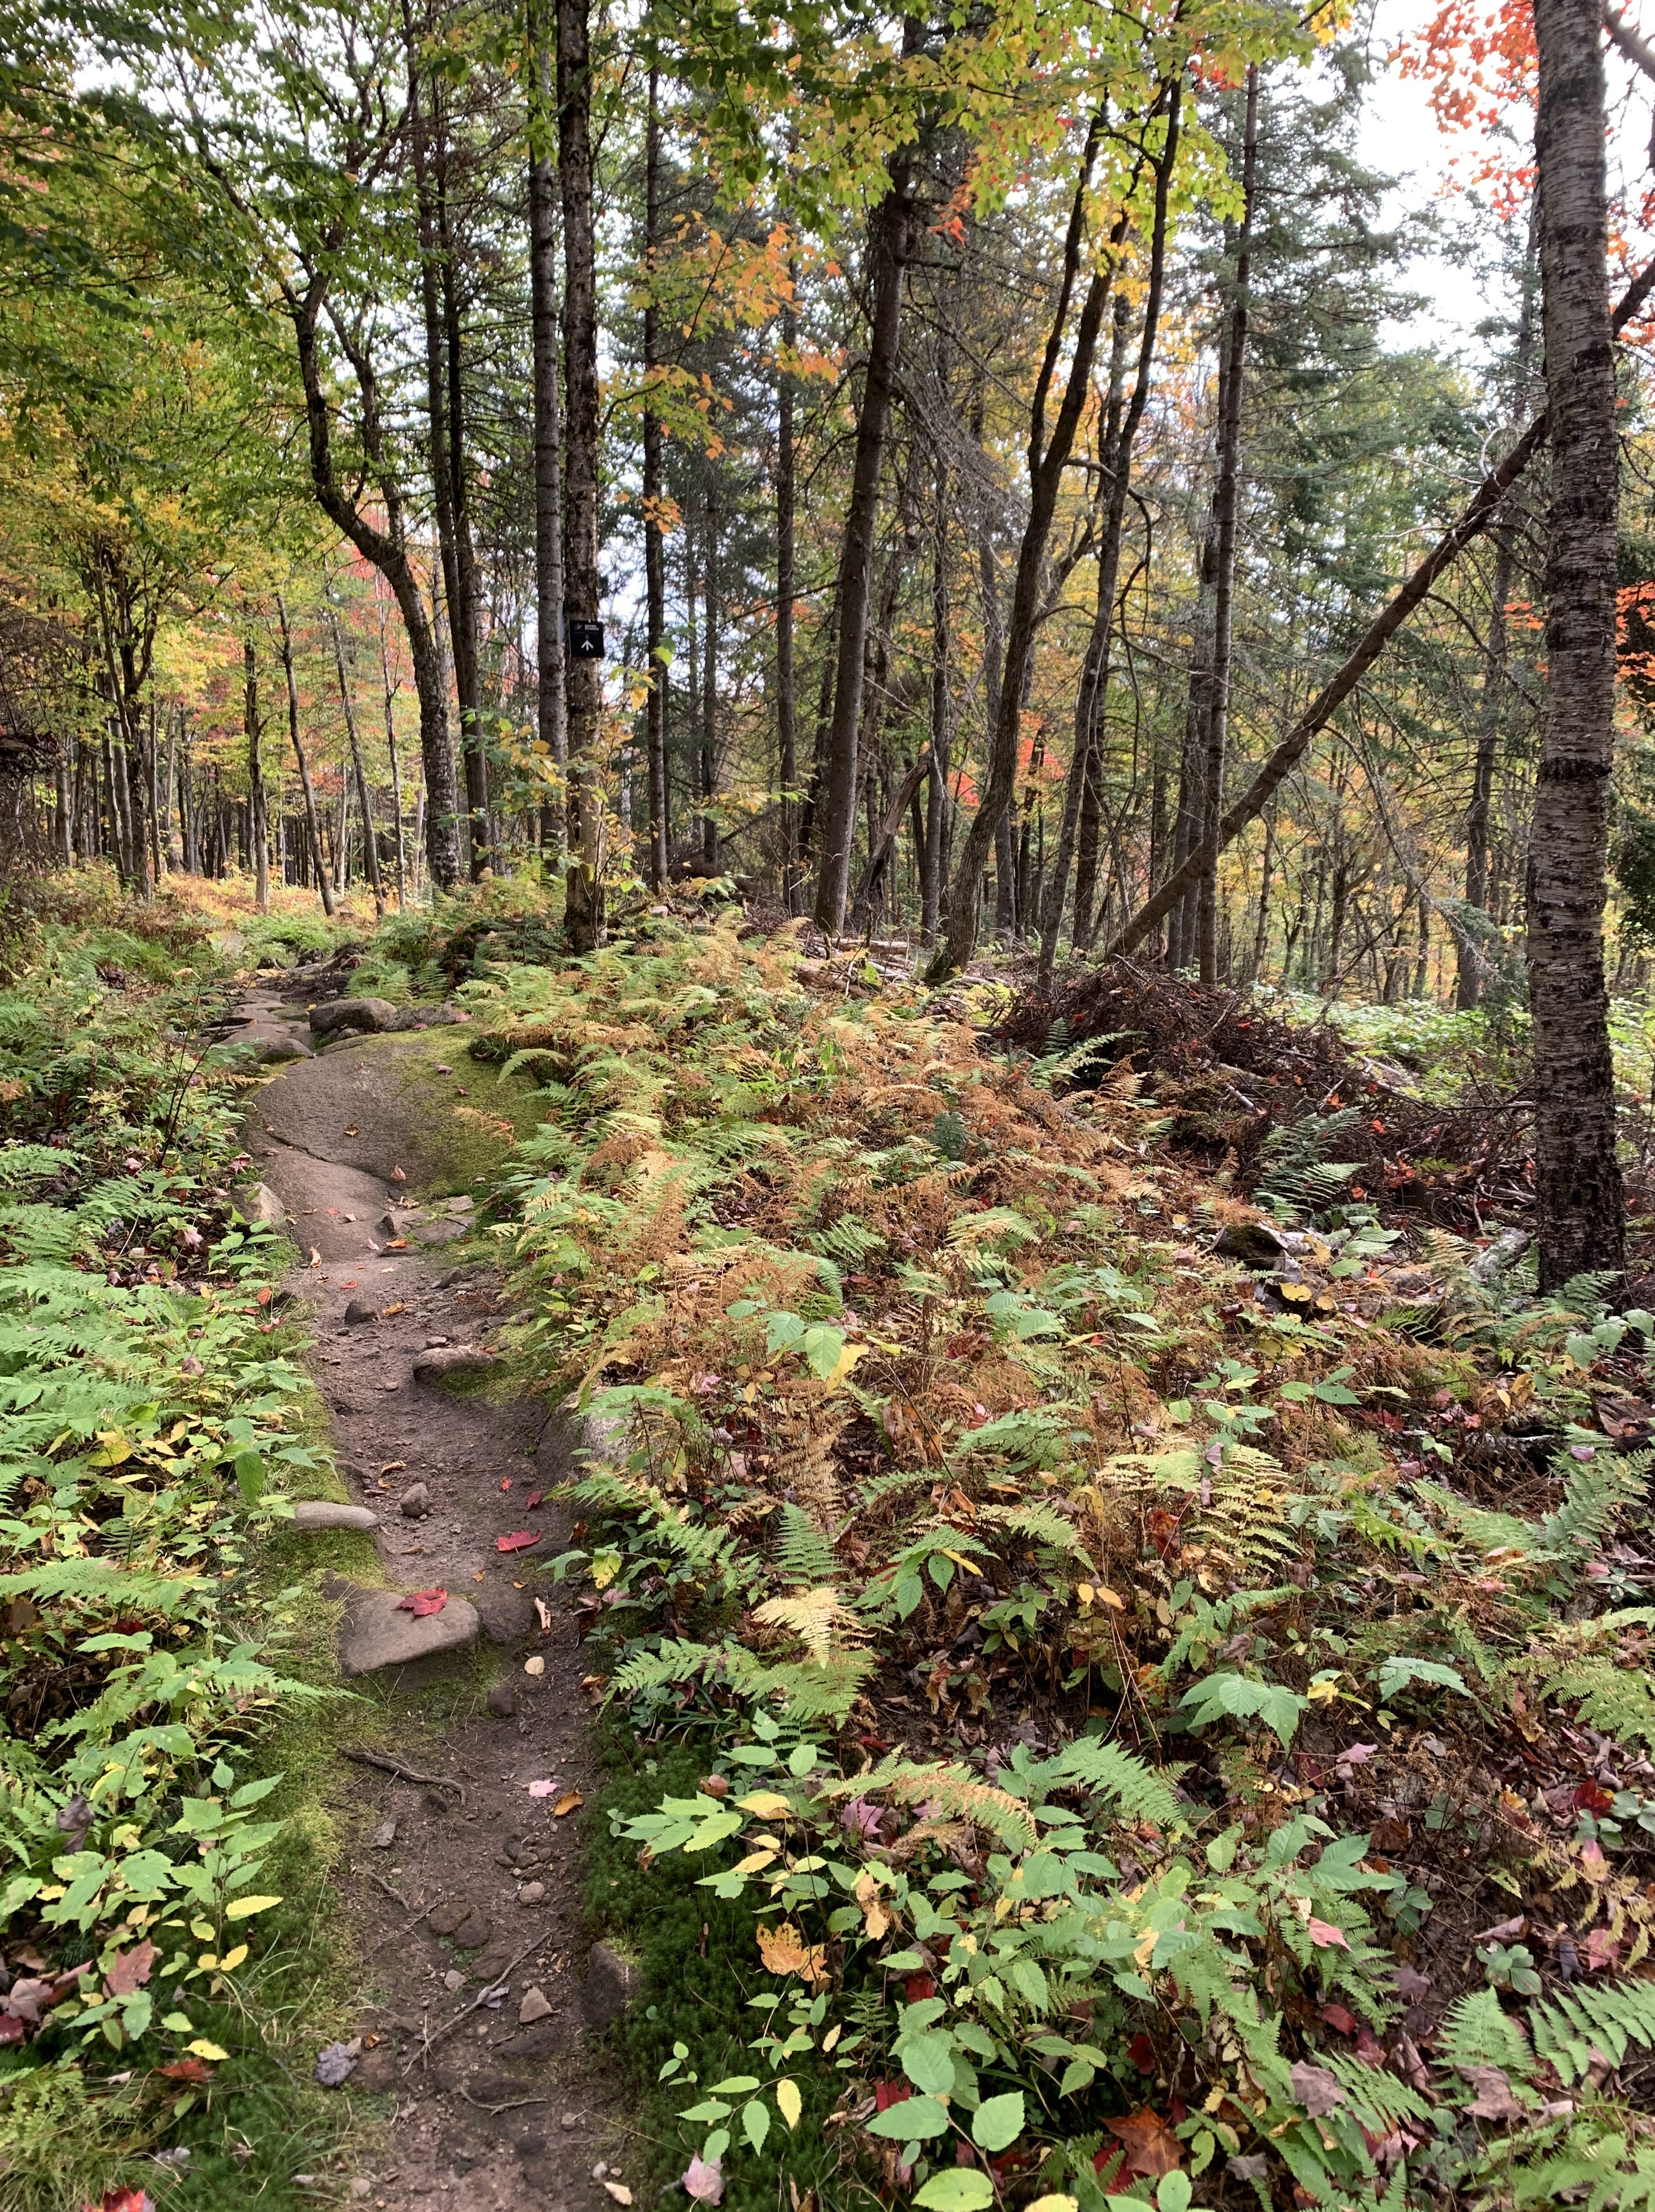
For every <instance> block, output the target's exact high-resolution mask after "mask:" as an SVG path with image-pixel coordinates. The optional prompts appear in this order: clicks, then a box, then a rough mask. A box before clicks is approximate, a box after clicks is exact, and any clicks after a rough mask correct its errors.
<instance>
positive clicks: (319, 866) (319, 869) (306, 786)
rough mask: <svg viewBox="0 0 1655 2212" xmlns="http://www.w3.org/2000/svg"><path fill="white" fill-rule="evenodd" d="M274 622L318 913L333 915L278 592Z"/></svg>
mask: <svg viewBox="0 0 1655 2212" xmlns="http://www.w3.org/2000/svg"><path fill="white" fill-rule="evenodd" d="M276 619H277V623H278V624H279V626H280V629H281V636H282V671H283V674H284V675H285V677H286V678H287V684H288V735H289V738H291V739H292V742H293V757H294V758H295V760H296V761H297V762H298V763H299V788H300V790H301V792H302V793H303V794H304V801H305V824H306V827H307V829H308V830H309V832H310V849H311V854H312V855H313V859H314V860H315V863H316V888H317V890H319V892H320V894H321V900H322V912H323V913H324V914H326V915H332V912H333V886H332V884H331V883H329V881H328V879H327V862H326V859H325V858H324V856H323V853H322V833H321V829H320V828H319V825H318V823H317V820H316V792H315V788H314V787H313V784H312V782H311V781H310V763H309V761H308V760H307V757H306V755H305V741H304V738H302V737H301V734H300V732H299V685H298V682H297V680H296V678H295V675H294V669H293V633H292V630H291V629H289V625H288V610H287V603H286V601H285V600H284V599H283V597H282V594H281V593H280V592H277V594H276Z"/></svg>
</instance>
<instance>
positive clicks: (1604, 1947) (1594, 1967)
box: [1580, 1928, 1621, 1974]
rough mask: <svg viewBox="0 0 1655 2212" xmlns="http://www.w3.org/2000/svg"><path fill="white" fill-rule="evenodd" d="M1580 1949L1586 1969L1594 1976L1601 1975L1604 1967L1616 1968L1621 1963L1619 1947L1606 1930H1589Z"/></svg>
mask: <svg viewBox="0 0 1655 2212" xmlns="http://www.w3.org/2000/svg"><path fill="white" fill-rule="evenodd" d="M1580 1949H1581V1954H1582V1956H1583V1957H1584V1958H1585V1962H1586V1965H1587V1967H1588V1968H1589V1969H1590V1971H1591V1972H1592V1973H1594V1974H1601V1973H1602V1972H1603V1971H1604V1969H1605V1968H1606V1967H1609V1966H1619V1965H1620V1963H1621V1947H1620V1945H1619V1943H1617V1942H1615V1938H1614V1936H1611V1935H1610V1934H1609V1930H1608V1929H1607V1928H1593V1929H1589V1930H1588V1931H1587V1935H1586V1940H1585V1942H1584V1943H1583V1944H1582V1945H1581V1947H1580Z"/></svg>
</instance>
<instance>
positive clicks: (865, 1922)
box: [855, 1869, 891, 1943]
mask: <svg viewBox="0 0 1655 2212" xmlns="http://www.w3.org/2000/svg"><path fill="white" fill-rule="evenodd" d="M855 1899H856V1902H857V1904H858V1905H861V1908H862V1927H863V1929H864V1931H865V1932H866V1934H867V1936H869V1937H870V1939H871V1940H872V1941H873V1942H875V1943H877V1942H879V1938H880V1936H883V1935H884V1934H885V1932H886V1930H887V1929H889V1928H890V1925H891V1915H890V1914H889V1913H888V1912H887V1911H885V1906H884V1905H883V1904H881V1902H880V1900H879V1881H878V1879H877V1877H876V1876H875V1875H873V1872H872V1870H871V1869H870V1870H868V1871H866V1872H864V1873H862V1874H860V1875H857V1877H856V1888H855Z"/></svg>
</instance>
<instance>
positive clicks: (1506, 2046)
mask: <svg viewBox="0 0 1655 2212" xmlns="http://www.w3.org/2000/svg"><path fill="white" fill-rule="evenodd" d="M1437 2047H1438V2050H1439V2052H1440V2054H1441V2056H1442V2057H1443V2058H1444V2059H1445V2061H1446V2062H1447V2063H1448V2064H1449V2065H1450V2066H1498V2067H1499V2068H1500V2070H1501V2072H1502V2073H1505V2074H1512V2075H1517V2076H1518V2079H1519V2080H1522V2081H1527V2080H1528V2078H1529V2076H1530V2075H1531V2074H1532V2073H1533V2071H1534V2057H1533V2054H1532V2053H1531V2051H1530V2049H1529V2043H1528V2039H1527V2037H1526V2036H1525V2035H1524V2033H1523V2027H1522V2023H1521V2022H1520V2021H1515V2020H1513V2019H1512V2016H1511V2015H1510V2014H1509V2013H1506V2012H1503V2011H1502V2010H1501V2009H1500V1999H1499V1998H1498V1997H1497V1996H1495V1995H1494V1991H1493V1990H1472V1991H1471V1992H1470V1993H1469V1995H1468V1996H1463V1997H1457V1998H1456V1999H1455V2001H1454V2002H1453V2003H1452V2004H1451V2006H1450V2007H1449V2008H1448V2010H1447V2012H1446V2013H1445V2015H1444V2016H1443V2023H1442V2033H1441V2037H1440V2039H1439V2044H1438V2046H1437Z"/></svg>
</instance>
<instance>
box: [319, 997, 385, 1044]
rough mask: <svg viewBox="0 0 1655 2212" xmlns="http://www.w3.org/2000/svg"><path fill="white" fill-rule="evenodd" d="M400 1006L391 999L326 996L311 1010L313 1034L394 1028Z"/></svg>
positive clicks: (325, 1035)
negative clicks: (329, 997) (395, 1004)
mask: <svg viewBox="0 0 1655 2212" xmlns="http://www.w3.org/2000/svg"><path fill="white" fill-rule="evenodd" d="M396 1023H397V1010H396V1008H395V1007H394V1006H392V1003H391V1001H390V1000H389V999H326V1000H323V1002H322V1004H321V1005H320V1006H313V1007H312V1008H311V1010H310V1027H311V1033H312V1035H313V1036H319V1037H327V1036H342V1035H343V1034H344V1032H345V1031H346V1030H389V1029H394V1028H395V1027H396Z"/></svg>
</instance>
